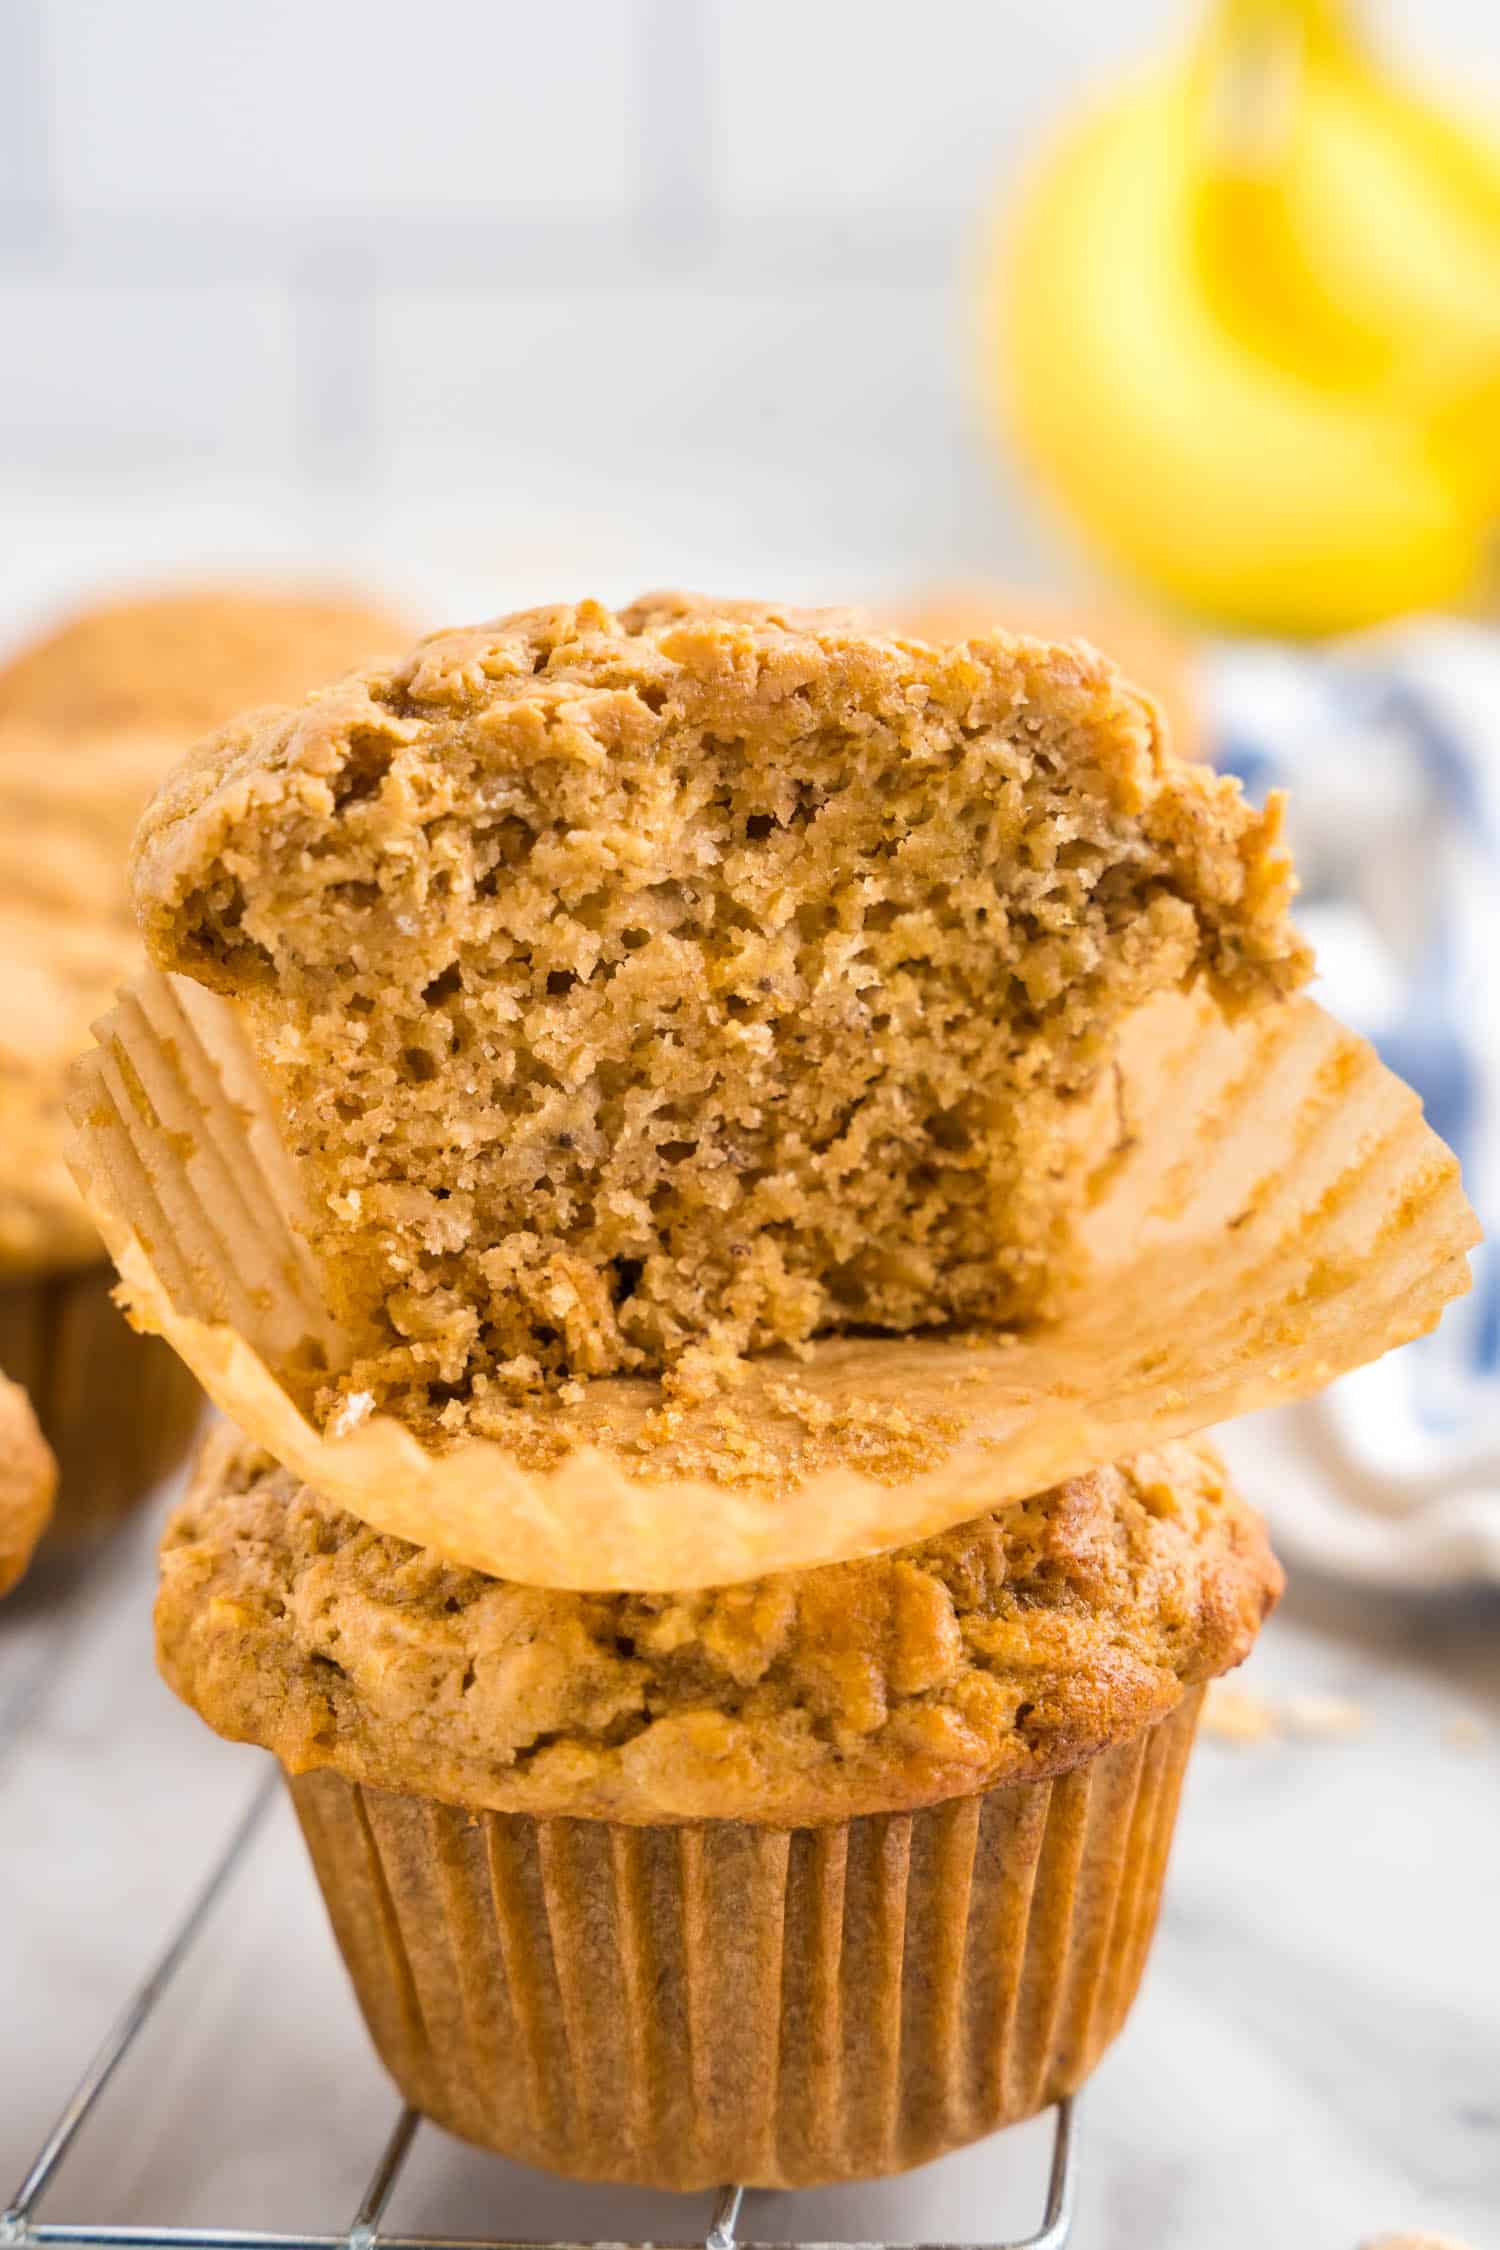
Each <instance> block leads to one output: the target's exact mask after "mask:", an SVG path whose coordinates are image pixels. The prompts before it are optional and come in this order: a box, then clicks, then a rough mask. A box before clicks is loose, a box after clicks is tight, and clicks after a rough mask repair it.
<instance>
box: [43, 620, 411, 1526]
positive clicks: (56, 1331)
mask: <svg viewBox="0 0 1500 2250" xmlns="http://www.w3.org/2000/svg"><path fill="white" fill-rule="evenodd" d="M404 637H405V636H404V633H403V630H402V628H401V627H400V626H399V625H397V624H396V623H394V622H393V620H392V619H391V618H390V617H389V616H388V615H386V614H384V613H382V612H381V611H379V610H378V609H375V608H374V607H372V606H371V605H369V604H366V603H362V602H359V601H355V600H341V599H332V600H329V599H322V598H317V599H309V598H307V597H304V596H301V595H298V594H295V593H292V594H276V593H254V592H245V593H240V592H236V591H234V590H230V589H222V590H213V589H211V590H207V591H200V592H183V593H176V594H161V595H155V596H148V597H144V598H142V599H139V600H130V601H121V602H114V603H106V604H102V605H99V606H97V607H94V608H90V609H86V610H84V611H82V612H80V613H79V614H78V615H77V616H76V617H74V618H72V619H71V620H69V621H68V622H67V623H65V624H64V625H62V626H60V627H58V628H57V629H56V630H55V631H53V632H51V633H49V634H47V635H45V636H44V637H43V638H41V639H39V640H37V641H35V642H34V643H32V644H31V645H30V646H29V647H28V648H26V649H24V650H23V651H22V652H21V653H20V654H19V655H16V656H14V657H12V659H11V661H10V662H9V663H8V664H6V665H4V666H0V1360H3V1361H4V1363H5V1364H6V1365H7V1366H9V1367H10V1369H11V1370H12V1372H13V1373H14V1374H15V1375H16V1376H17V1377H18V1378H19V1379H20V1380H21V1381H22V1382H23V1383H24V1384H25V1386H26V1388H27V1390H28V1391H29V1393H30V1395H31V1398H32V1401H33V1404H34V1405H35V1408H36V1412H37V1414H38V1416H39V1418H40V1420H41V1424H42V1427H43V1430H44V1431H45V1433H46V1436H47V1439H48V1441H49V1442H50V1444H51V1447H52V1449H53V1451H54V1452H55V1453H56V1455H57V1459H58V1464H59V1469H60V1483H59V1489H58V1504H57V1511H56V1515H55V1517H54V1520H53V1524H52V1528H51V1530H50V1532H49V1534H48V1537H49V1541H50V1542H51V1543H52V1544H54V1545H58V1546H66V1545H70V1544H77V1543H79V1542H81V1541H83V1540H85V1539H87V1538H89V1537H92V1536H93V1535H94V1534H95V1533H97V1532H100V1531H103V1530H107V1529H108V1528H109V1527H110V1526H111V1525H112V1524H113V1523H114V1522H115V1521H116V1520H117V1519H118V1517H119V1516H120V1515H121V1514H122V1513H123V1512H124V1511H125V1510H127V1509H128V1508H130V1507H131V1506H132V1505H133V1504H134V1503H135V1502H136V1501H137V1500H139V1499H141V1498H142V1497H143V1496H144V1495H145V1493H147V1492H148V1491H149V1490H150V1489H151V1488H152V1486H153V1485H155V1484H156V1483H158V1482H159V1481H160V1480H161V1479H162V1478H163V1477H165V1476H167V1475H169V1474H170V1473H171V1471H172V1470H173V1469H175V1468H176V1467H177V1466H178V1465H179V1464H180V1463H181V1461H182V1460H183V1458H184V1456H185V1454H186V1452H187V1449H188V1447H189V1445H190V1443H191V1441H192V1437H193V1434H194V1432H195V1430H196V1428H197V1425H198V1422H199V1419H200V1415H201V1400H200V1395H199V1392H198V1388H197V1385H196V1384H195V1382H194V1381H193V1379H192V1377H191V1375H190V1374H189V1373H188V1372H187V1370H186V1369H185V1368H184V1367H183V1366H182V1364H181V1363H180V1361H179V1360H178V1359H177V1358H176V1357H175V1355H174V1354H173V1353H172V1352H171V1351H169V1350H168V1349H167V1347H166V1346H165V1345H164V1344H162V1343H161V1342H160V1340H159V1339H158V1338H156V1337H152V1336H140V1335H137V1334H136V1333H135V1332H134V1331H133V1330H132V1329H131V1328H129V1327H128V1326H127V1324H126V1322H125V1320H124V1319H123V1318H122V1316H121V1314H120V1313H119V1311H118V1309H117V1308H116V1306H115V1304H114V1302H113V1298H112V1294H111V1292H112V1289H113V1284H114V1275H113V1272H112V1270H111V1268H110V1266H109V1265H108V1263H107V1261H106V1259H105V1257H104V1254H103V1249H102V1245H101V1244H100V1241H99V1238H98V1235H97V1233H96V1231H95V1229H94V1226H93V1224H92V1222H91V1221H90V1219H89V1217H88V1215H87V1213H86V1211H85V1210H84V1207H83V1203H82V1200H81V1198H80V1196H79V1194H78V1192H77V1190H76V1188H75V1186H74V1184H73V1180H72V1178H71V1176H70V1174H69V1172H68V1169H67V1166H66V1164H65V1162H64V1159H63V1153H62V1151H63V1143H64V1137H65V1129H64V1114H63V1102H64V1079H65V1075H66V1071H67V1067H68V1065H69V1064H70V1063H71V1061H72V1060H73V1058H74V1057H75V1056H76V1055H77V1054H79V1053H80V1052H81V1051H82V1050H83V1048H84V1047H85V1046H86V1045H87V1044H88V1039H89V1027H90V1025H91V1024H92V1023H93V1022H94V1020H95V1019H96V1018H97V1017H98V1016H99V1015H101V1014H102V1013H103V1012H104V1011H105V1010H106V1009H107V1008H108V1007H109V1006H110V1005H111V1003H112V1001H113V999H114V997H115V993H116V991H117V990H118V988H119V986H120V985H121V984H122V983H124V982H125V980H126V979H127V978H128V977H129V976H130V975H131V974H132V973H133V971H134V970H135V968H136V967H137V965H138V963H139V959H140V948H139V942H138V940H137V938H136V935H135V926H134V918H133V915H132V912H131V907H130V899H129V889H128V883H127V879H126V869H127V861H128V856H129V849H130V839H131V836H132V833H133V832H134V829H135V825H136V822H137V821H138V820H139V818H140V814H141V810H142V807H143V806H144V805H145V803H146V802H147V800H148V798H149V797H150V795H151V793H152V791H153V790H154V789H155V788H156V786H157V785H158V783H159V782H160V781H161V779H162V776H163V775H164V773H165V772H166V771H167V770H168V768H169V767H170V766H171V765H172V763H173V762H174V761H175V760H176V759H177V758H178V757H180V756H181V755H182V753H183V752H184V750H186V748H187V747H188V745H189V744H190V743H191V741H192V739H193V737H194V736H195V735H196V734H199V733H201V732H202V731H204V730H205V729H207V728H209V727H213V726H218V725H222V724H223V723H224V722H225V721H226V720H228V719H229V718H231V717H232V716H233V715H234V714H235V712H237V711H238V710H240V709H241V708H242V706H244V705H245V704H248V703H255V702H262V701H265V700H266V699H268V698H287V697H291V696H297V695H302V694H305V693H306V692H307V691H308V690H310V689H312V688H314V687H316V686H318V685H319V684H320V683H322V682H324V681H327V680H329V679H332V678H334V677H335V676H336V675H337V674H339V673H341V672H344V671H347V670H348V669H349V668H350V666H351V665H353V664H355V663H358V662H369V661H370V660H371V659H373V658H374V657H376V656H378V655H379V653H380V652H381V650H382V649H383V648H386V647H389V646H392V645H396V644H398V643H399V642H400V640H401V639H403V638H404Z"/></svg>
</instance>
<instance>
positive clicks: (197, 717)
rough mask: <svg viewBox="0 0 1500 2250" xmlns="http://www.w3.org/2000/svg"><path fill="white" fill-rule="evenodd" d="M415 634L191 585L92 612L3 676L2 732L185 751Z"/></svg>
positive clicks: (51, 635) (370, 618)
mask: <svg viewBox="0 0 1500 2250" xmlns="http://www.w3.org/2000/svg"><path fill="white" fill-rule="evenodd" d="M407 637H408V635H407V631H406V629H405V628H404V627H403V626H402V625H401V623H400V622H399V620H397V619H396V618H394V617H393V616H392V615H391V613H390V612H389V611H387V610H383V609H381V608H379V607H377V606H376V605H375V604H374V603H373V602H369V601H365V600H362V599H361V598H359V597H358V596H355V595H344V594H336V593H318V592H306V593H304V592H299V591H297V590H295V589H292V588H283V589H281V590H279V591H278V590H276V589H272V588H265V589H257V588H255V587H249V586H247V587H236V586H211V585H210V586H193V587H183V588H180V589H177V590H165V589H164V590H162V591H159V592H154V593H143V594H135V595H125V596H123V597H121V598H119V599H116V600H110V601H101V602H95V603H91V604H89V605H88V606H87V607H85V608H83V609H80V610H78V611H77V612H75V613H74V614H73V615H72V616H70V617H67V618H64V619H63V620H62V622H61V623H59V624H57V625H54V626H53V627H52V628H51V629H50V630H49V631H47V632H45V633H42V634H41V635H39V636H38V637H37V638H36V639H35V640H34V641H31V642H30V643H29V644H27V645H26V646H24V647H23V648H21V649H20V650H18V651H17V652H16V653H14V654H13V655H12V656H11V658H10V660H9V662H8V663H5V664H3V665H0V725H7V724H10V723H11V722H19V723H21V724H23V725H26V726H29V727H34V728H41V729H45V730H47V731H48V732H50V733H52V734H54V735H56V736H58V737H60V738H66V739H71V738H72V737H73V736H75V735H79V734H82V735H97V734H99V733H102V732H107V731H115V730H119V731H124V732H132V731H135V730H137V729H141V728H145V729H148V730H150V731H152V732H153V733H155V734H156V735H157V736H158V737H159V738H167V739H170V740H172V741H174V742H175V743H176V744H177V746H178V748H179V749H183V748H186V746H187V744H188V743H190V742H192V741H193V740H194V739H195V737H197V736H198V735H201V734H206V733H207V732H208V731H209V729H210V728H211V727H219V726H223V725H224V723H225V721H226V720H229V719H232V718H233V717H234V715H235V713H236V712H237V711H245V710H248V709H249V708H250V706H251V705H252V704H256V703H282V702H285V701H287V700H288V699H289V698H290V697H292V696H299V695H306V694H307V693H308V692H309V690H310V689H312V688H316V687H321V686H322V685H323V683H324V682H325V681H327V680H336V679H337V678H338V677H339V675H340V674H341V673H343V672H349V671H352V670H353V669H354V668H355V666H356V665H361V664H373V663H374V662H375V661H376V660H377V659H378V658H379V657H381V656H382V655H385V654H393V653H394V652H395V651H396V650H397V649H399V648H400V647H401V646H402V645H403V643H404V642H405V640H406V639H407Z"/></svg>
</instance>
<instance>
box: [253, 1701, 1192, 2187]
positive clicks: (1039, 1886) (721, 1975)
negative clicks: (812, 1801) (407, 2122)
mask: <svg viewBox="0 0 1500 2250" xmlns="http://www.w3.org/2000/svg"><path fill="white" fill-rule="evenodd" d="M1201 1695H1202V1691H1201V1690H1194V1691H1193V1692H1192V1693H1190V1694H1189V1695H1188V1696H1187V1697H1185V1698H1184V1700H1183V1701H1182V1703H1180V1704H1179V1705H1178V1706H1177V1708H1176V1709H1175V1710H1174V1711H1173V1712H1172V1713H1171V1714H1170V1715H1169V1716H1168V1717H1167V1718H1166V1719H1164V1720H1161V1721H1160V1722H1159V1723H1158V1724H1157V1725H1155V1726H1154V1727H1151V1728H1148V1729H1147V1730H1146V1731H1145V1732H1144V1733H1141V1734H1138V1735H1136V1736H1134V1737H1133V1738H1132V1739H1130V1740H1128V1741H1124V1742H1121V1743H1118V1744H1116V1745H1113V1746H1111V1747H1110V1748H1108V1749H1106V1750H1103V1751H1101V1752H1099V1753H1098V1754H1097V1755H1096V1756H1095V1757H1093V1758H1091V1759H1089V1760H1087V1761H1086V1762H1085V1763H1083V1764H1082V1765H1079V1766H1077V1767H1075V1768H1074V1769H1073V1770H1072V1771H1071V1772H1068V1773H1065V1774H1062V1775H1060V1776H1058V1777H1057V1778H1055V1779H1053V1780H1047V1781H1022V1782H1014V1783H1009V1784H1006V1785H1005V1786H1002V1787H1000V1788H996V1789H991V1790H988V1791H986V1792H983V1793H982V1794H980V1795H977V1796H970V1797H957V1798H953V1799H951V1800H949V1801H948V1802H947V1803H944V1804H939V1805H934V1806H931V1807H928V1808H926V1809H924V1810H922V1811H918V1812H910V1813H889V1814H880V1815H868V1816H865V1817H862V1818H859V1819H855V1820H849V1821H844V1822H841V1823H835V1824H833V1825H831V1826H828V1827H817V1828H795V1829H790V1830H788V1829H775V1828H761V1827H755V1826H751V1825H749V1824H746V1823H743V1822H736V1821H719V1822H707V1823H703V1824H699V1825H689V1826H682V1827H668V1826H648V1827H627V1826H624V1825H620V1824H616V1823H611V1822H604V1821H587V1820H563V1819H555V1820H537V1819H531V1818H528V1817H526V1816H524V1815H519V1814H507V1813H492V1812H481V1813H470V1812H466V1811H463V1810H461V1809H458V1808H456V1807H453V1806H450V1805H443V1804H438V1803H436V1802H435V1801H433V1800H431V1799H428V1798H423V1797H415V1796H408V1795H402V1794H398V1793H396V1792H393V1791H387V1790H383V1789H372V1788H367V1787H361V1786H360V1785H359V1784H357V1783H355V1782H351V1781H346V1780H345V1779H344V1778H343V1777H342V1776H341V1775H339V1774H336V1773H333V1772H329V1771H321V1772H315V1773H307V1774H301V1775H298V1776H295V1777H290V1787H291V1792H292V1797H293V1800H294V1802H295V1805H296V1808H297V1814H298V1817H299V1819H300V1821H301V1823H302V1829H303V1833H304V1835H305V1836H306V1838H307V1843H308V1846H309V1849H310V1850H311V1853H312V1858H313V1864H314V1867H315V1868H316V1870H317V1875H318V1880H319V1883H320V1884H321V1886H322V1890H323V1895H324V1899H325V1901H326V1903H327V1907H328V1911H329V1915H330V1918H331V1920H332V1922H333V1927H334V1931H335V1934H336V1936H337V1938H338V1942H339V1946H340V1949H341V1951H342V1953H343V1956H344V1961H345V1964H346V1966H347V1968H348V1971H349V1974H350V1976H351V1978H352V1979H353V1982H354V1989H355V1992H356V1994H357V1996H358V1999H359V2004H360V2007H361V2009H362V2010H363V2012H364V2016H365V2021H366V2023H367V2024H368V2026H369V2029H370V2033H371V2036H372V2037H373V2039H374V2041H375V2045H376V2047H377V2048H378V2050H379V2052H380V2055H381V2058H382V2060H383V2061H384V2063H385V2065H386V2068H387V2069H388V2070H389V2071H390V2073H391V2076H392V2077H393V2078H394V2079H395V2081H396V2084H397V2086H398V2087H399V2088H400V2090H401V2092H402V2094H403V2096H404V2097H405V2099H406V2100H407V2101H409V2102H410V2103H411V2104H412V2105H413V2106H414V2107H415V2108H417V2109H419V2110H421V2111H422V2112H423V2113H424V2114H425V2115H426V2116H429V2117H432V2118H435V2119H436V2120H437V2121H438V2123H439V2124H441V2125H444V2126H446V2127H447V2128H448V2129H449V2130H450V2131H451V2132H455V2133H459V2134H461V2135H462V2136H463V2137H464V2138H465V2139H466V2140H472V2141H477V2142H479V2143H480V2144H481V2145H483V2146H484V2147H486V2148H491V2149H496V2150H498V2151H499V2152H500V2153H501V2154H503V2155H505V2156H509V2157H513V2158H516V2159H518V2160H519V2161H521V2162H523V2163H527V2164H537V2165H541V2166H543V2167H545V2168H546V2169H547V2170H549V2171H553V2172H561V2173H565V2174H567V2175H568V2176H570V2177H572V2178H575V2179H591V2180H620V2181H635V2182H639V2183H640V2184H642V2185H645V2186H650V2187H667V2188H701V2187H709V2186H715V2185H718V2184H720V2183H722V2182H724V2181H726V2180H739V2181H743V2182H746V2183H748V2184H751V2185H757V2186H764V2187H793V2186H805V2185H809V2184H812V2183H814V2182H818V2181H832V2180H851V2179H865V2178H871V2177H875V2176H877V2175H880V2174H884V2173H888V2172H897V2171H902V2170H905V2169H906V2168H907V2167H908V2166H910V2165H913V2164H923V2163H926V2162H927V2161H928V2160H929V2159H930V2158H932V2157H936V2156H941V2155H942V2154H944V2152H945V2151H947V2150H949V2149H954V2148H959V2147H962V2146H963V2145H964V2144H965V2143H966V2142H969V2141H973V2140H977V2139H979V2138H980V2137H981V2136H982V2135H984V2134H986V2133H990V2132H993V2131H994V2130H995V2129H996V2128H997V2127H999V2126H1002V2125H1009V2124H1014V2123H1016V2122H1017V2121H1019V2120H1020V2119H1021V2118H1024V2117H1030V2116H1032V2115H1033V2114H1034V2113H1035V2112H1036V2111H1037V2110H1038V2109H1041V2108H1043V2107H1045V2105H1046V2104H1047V2103H1049V2102H1051V2101H1054V2100H1056V2099H1057V2097H1058V2096H1059V2095H1061V2094H1065V2093H1069V2092H1071V2091H1072V2090H1073V2089H1074V2088H1075V2087H1077V2086H1079V2085H1080V2084H1081V2083H1082V2081H1083V2080H1084V2079H1085V2078H1086V2077H1087V2076H1088V2074H1089V2072H1090V2071H1091V2070H1092V2069H1093V2067H1094V2065H1095V2064H1096V2063H1097V2062H1098V2060H1099V2058H1100V2056H1101V2055H1102V2054H1103V2052H1104V2050H1105V2048H1106V2047H1107V2046H1108V2045H1109V2043H1110V2041H1111V2040H1112V2039H1113V2038H1114V2037H1115V2034H1116V2033H1117V2032H1118V2031H1119V2029H1120V2027H1121V2025H1122V2024H1123V2023H1124V2021H1125V2017H1126V2015H1127V2013H1128V2011H1129V2008H1130V2005H1131V2002H1132V2001H1133V1999H1134V1997H1135V1993H1136V1988H1137V1986H1138V1985H1139V1983H1140V1979H1141V1972H1142V1969H1143V1968H1144V1965H1145V1960H1146V1954H1147V1951H1148V1949H1149V1946H1150V1943H1151V1935H1152V1931H1153V1929H1154V1926H1155V1922H1156V1914H1157V1907H1158V1904H1159V1902H1160V1898H1161V1890H1162V1882H1163V1878H1164V1875H1165V1872H1166V1865H1167V1853H1168V1848H1169V1846H1170V1842H1171V1835H1172V1825H1173V1820H1174V1817H1175V1814H1176V1809H1177V1798H1178V1791H1179V1789H1180V1786H1181V1781H1182V1773H1183V1768H1184V1766H1185V1764H1186V1761H1187V1755H1188V1751H1189V1749H1190V1747H1191V1744H1192V1738H1193V1730H1194V1727H1195V1725H1196V1723H1197V1716H1198V1707H1199V1703H1200V1701H1201Z"/></svg>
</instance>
